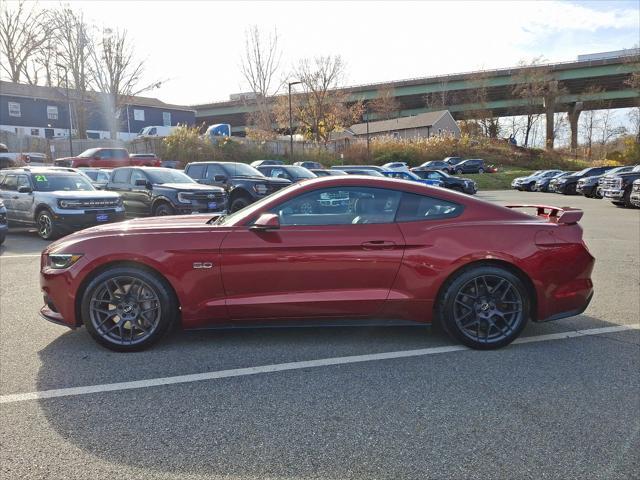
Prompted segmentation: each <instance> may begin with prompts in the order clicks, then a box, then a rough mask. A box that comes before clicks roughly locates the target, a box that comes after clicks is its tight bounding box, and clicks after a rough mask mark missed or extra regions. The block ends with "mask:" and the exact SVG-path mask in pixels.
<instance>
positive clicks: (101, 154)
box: [98, 150, 111, 158]
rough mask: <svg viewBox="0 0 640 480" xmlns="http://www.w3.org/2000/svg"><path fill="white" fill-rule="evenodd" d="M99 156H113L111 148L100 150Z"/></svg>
mask: <svg viewBox="0 0 640 480" xmlns="http://www.w3.org/2000/svg"><path fill="white" fill-rule="evenodd" d="M98 156H99V157H100V158H111V150H100V152H98Z"/></svg>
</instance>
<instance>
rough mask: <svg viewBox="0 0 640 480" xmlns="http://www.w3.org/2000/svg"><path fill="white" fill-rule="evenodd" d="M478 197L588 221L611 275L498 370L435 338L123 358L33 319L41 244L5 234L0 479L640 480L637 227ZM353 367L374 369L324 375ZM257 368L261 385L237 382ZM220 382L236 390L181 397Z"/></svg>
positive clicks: (187, 341) (616, 215)
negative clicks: (575, 312)
mask: <svg viewBox="0 0 640 480" xmlns="http://www.w3.org/2000/svg"><path fill="white" fill-rule="evenodd" d="M479 196H480V197H483V198H485V199H488V200H491V201H496V202H499V203H546V204H551V205H553V204H556V205H571V206H575V207H580V208H583V209H584V211H585V215H584V217H583V219H582V221H581V225H582V226H583V228H584V232H585V239H586V242H587V244H588V246H589V248H590V250H591V252H592V254H593V255H594V256H595V257H596V259H597V262H596V267H595V271H594V276H593V280H594V284H595V297H594V299H593V301H592V303H591V305H590V306H589V308H588V309H587V311H586V312H585V313H584V314H583V315H580V316H577V317H573V318H568V319H564V320H559V321H557V322H553V323H547V324H535V325H529V326H528V327H527V329H526V330H525V333H524V335H525V339H526V340H528V341H522V342H520V343H517V344H514V345H511V346H509V347H507V348H505V349H502V350H499V351H491V352H478V351H471V350H467V349H464V348H460V347H458V346H457V345H456V344H455V343H453V342H452V341H450V340H449V339H448V338H447V337H446V336H445V335H444V334H443V333H441V332H439V331H437V330H432V329H426V328H413V327H393V328H391V327H387V328H382V327H360V328H348V327H345V328H324V329H320V328H300V329H271V330H261V329H254V330H234V331H204V332H203V331H200V332H191V333H187V332H176V333H175V334H174V335H172V336H171V337H169V338H167V339H165V340H163V341H162V342H161V343H160V344H159V345H157V346H156V347H155V348H153V349H151V350H149V351H145V352H141V353H134V354H118V353H114V352H111V351H108V350H105V349H103V348H101V347H98V346H97V345H96V344H95V343H94V342H93V341H92V340H91V339H90V338H89V335H88V334H87V333H86V331H84V329H80V330H77V331H69V330H66V329H64V328H63V327H59V326H56V325H53V324H49V323H47V322H45V321H43V320H41V319H40V318H39V317H38V315H37V311H38V309H39V307H40V305H41V295H40V291H39V286H38V268H39V262H38V254H39V252H40V250H41V249H42V248H43V247H44V246H45V245H46V242H44V241H42V240H39V239H38V238H37V237H36V235H35V233H29V232H27V231H17V232H12V233H10V235H9V236H8V238H7V241H6V243H5V245H4V246H2V247H0V368H1V370H0V477H1V478H3V479H4V478H6V479H18V478H22V479H31V478H55V479H58V478H69V479H76V478H77V479H87V478H95V479H102V478H105V479H107V478H108V479H119V478H123V479H125V478H126V479H129V478H176V479H177V478H181V479H185V478H187V479H196V478H202V479H204V478H207V479H210V478H234V479H235V478H243V479H244V478H250V479H267V478H273V479H299V478H305V479H306V478H314V479H315V478H317V479H336V480H340V479H350V478H376V479H378V478H388V479H404V478H407V479H425V478H433V479H447V478H451V479H467V478H479V479H480V478H481V479H486V478H498V479H520V478H531V479H540V478H562V479H569V478H576V479H577V478H579V479H586V478H589V479H605V478H606V479H611V478H616V479H631V478H638V472H640V332H639V330H638V329H636V328H633V327H634V325H637V324H638V322H639V319H640V211H638V210H625V209H619V208H615V207H613V206H612V205H611V204H609V203H608V202H606V201H604V200H594V199H586V198H583V197H577V196H574V197H564V196H560V195H554V194H538V193H520V192H513V191H506V192H485V193H481V194H480V195H479ZM567 268H570V265H567ZM576 331H581V332H582V333H581V334H576V333H575V332H576ZM563 333H567V335H570V338H563V337H564V336H565V335H563ZM450 346H451V348H447V347H450ZM440 347H444V348H440ZM411 351H416V352H411ZM389 352H394V353H393V354H389V355H383V354H386V353H389ZM407 352H408V353H407ZM354 356H364V357H361V358H360V359H359V360H360V361H358V362H355V361H353V360H354V359H353V358H351V360H349V359H344V360H335V361H326V362H324V363H323V362H314V361H316V360H322V359H335V358H337V357H354ZM294 362H307V363H294ZM292 363H293V365H290V368H289V367H287V368H271V370H275V371H270V366H273V365H281V364H292ZM250 367H265V368H262V369H260V368H258V369H257V370H255V371H254V370H240V371H238V370H236V369H248V368H250ZM277 370H279V371H277ZM221 371H231V373H228V374H220V375H208V376H206V375H205V376H204V377H203V378H198V377H196V378H194V377H185V376H187V375H192V374H201V373H207V372H221ZM169 377H170V378H174V377H176V378H178V381H175V382H174V381H173V380H171V379H170V378H169ZM168 378H169V380H167V379H168ZM141 380H146V381H148V382H147V383H144V384H129V385H126V384H125V385H119V386H115V387H113V391H108V390H109V388H110V387H108V385H110V384H114V383H120V382H135V381H141ZM105 385H106V386H107V387H105ZM96 386H98V387H96ZM134 386H137V387H142V388H133V387H134ZM71 387H79V388H78V390H73V391H69V390H66V391H64V392H65V393H64V396H56V397H54V398H38V395H35V396H32V397H30V396H29V395H24V396H20V395H19V394H25V393H31V392H44V391H49V390H57V389H67V388H71ZM82 387H93V388H94V390H95V391H94V393H87V392H88V391H89V390H90V389H83V388H82Z"/></svg>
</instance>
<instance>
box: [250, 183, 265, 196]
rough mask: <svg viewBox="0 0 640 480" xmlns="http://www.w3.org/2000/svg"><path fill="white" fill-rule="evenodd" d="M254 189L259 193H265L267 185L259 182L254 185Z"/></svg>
mask: <svg viewBox="0 0 640 480" xmlns="http://www.w3.org/2000/svg"><path fill="white" fill-rule="evenodd" d="M253 190H254V191H255V192H256V193H257V194H258V195H264V194H265V193H267V186H266V185H265V184H263V183H258V184H257V185H254V186H253Z"/></svg>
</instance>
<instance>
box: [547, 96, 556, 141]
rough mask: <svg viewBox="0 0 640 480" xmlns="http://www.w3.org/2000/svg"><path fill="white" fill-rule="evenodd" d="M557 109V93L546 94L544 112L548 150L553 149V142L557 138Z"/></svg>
mask: <svg viewBox="0 0 640 480" xmlns="http://www.w3.org/2000/svg"><path fill="white" fill-rule="evenodd" d="M555 111H556V97H555V95H546V96H545V97H544V114H545V120H546V127H547V128H546V130H547V135H546V141H545V148H546V149H547V150H553V142H554V140H555V115H554V114H555Z"/></svg>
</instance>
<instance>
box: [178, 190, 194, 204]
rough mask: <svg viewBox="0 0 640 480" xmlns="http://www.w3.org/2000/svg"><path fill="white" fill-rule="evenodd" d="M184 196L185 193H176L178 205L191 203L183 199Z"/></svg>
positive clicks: (189, 200) (187, 199)
mask: <svg viewBox="0 0 640 480" xmlns="http://www.w3.org/2000/svg"><path fill="white" fill-rule="evenodd" d="M185 195H187V192H178V201H179V202H180V203H191V199H189V198H185Z"/></svg>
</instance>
